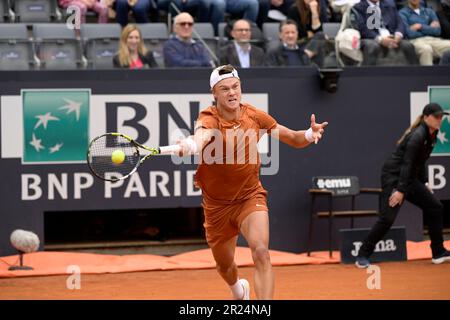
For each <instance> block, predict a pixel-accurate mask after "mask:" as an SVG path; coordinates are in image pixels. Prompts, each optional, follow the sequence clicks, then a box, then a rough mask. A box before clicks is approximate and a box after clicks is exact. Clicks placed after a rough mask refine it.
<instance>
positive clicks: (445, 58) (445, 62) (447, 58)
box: [439, 50, 450, 66]
mask: <svg viewBox="0 0 450 320" xmlns="http://www.w3.org/2000/svg"><path fill="white" fill-rule="evenodd" d="M439 64H440V65H441V66H450V50H448V51H445V52H444V54H443V55H442V58H441V61H440V62H439Z"/></svg>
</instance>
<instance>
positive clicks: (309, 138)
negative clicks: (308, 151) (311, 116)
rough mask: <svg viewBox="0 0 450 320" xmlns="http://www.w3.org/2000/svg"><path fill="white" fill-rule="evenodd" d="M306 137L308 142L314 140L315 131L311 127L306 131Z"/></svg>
mask: <svg viewBox="0 0 450 320" xmlns="http://www.w3.org/2000/svg"><path fill="white" fill-rule="evenodd" d="M305 139H306V140H307V141H308V142H314V137H313V131H312V129H311V128H309V129H308V130H306V132H305Z"/></svg>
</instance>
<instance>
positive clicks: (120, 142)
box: [88, 135, 140, 181]
mask: <svg viewBox="0 0 450 320" xmlns="http://www.w3.org/2000/svg"><path fill="white" fill-rule="evenodd" d="M117 150H120V151H122V152H123V154H124V155H125V158H124V160H123V162H121V163H114V162H113V159H112V154H113V152H116V151H117ZM139 160H140V155H139V151H138V149H137V147H136V146H135V145H133V144H132V143H131V142H130V141H129V140H127V139H125V138H124V137H122V136H114V135H103V136H101V137H99V138H98V139H96V140H94V141H93V142H92V143H91V145H90V146H89V152H88V164H89V167H90V168H91V170H92V171H93V172H94V174H96V175H97V176H98V177H100V178H102V179H106V180H112V181H115V180H119V179H120V178H122V177H124V176H127V175H128V174H129V173H130V172H132V171H133V170H134V168H136V166H137V165H138V163H139Z"/></svg>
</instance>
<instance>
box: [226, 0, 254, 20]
mask: <svg viewBox="0 0 450 320" xmlns="http://www.w3.org/2000/svg"><path fill="white" fill-rule="evenodd" d="M225 1H226V8H225V10H226V12H228V13H230V14H231V15H233V16H239V17H242V18H243V19H245V20H249V21H253V22H256V20H257V18H258V10H259V2H258V0H225Z"/></svg>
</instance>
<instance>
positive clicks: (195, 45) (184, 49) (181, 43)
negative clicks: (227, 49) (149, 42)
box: [163, 12, 214, 67]
mask: <svg viewBox="0 0 450 320" xmlns="http://www.w3.org/2000/svg"><path fill="white" fill-rule="evenodd" d="M193 27H194V18H193V17H192V16H191V15H190V14H189V13H187V12H182V13H180V14H179V15H177V16H176V17H175V19H174V23H173V30H174V33H175V34H174V35H172V36H171V37H170V39H169V40H167V41H166V42H165V43H164V48H163V54H164V63H165V65H166V67H212V66H214V62H213V61H212V59H211V57H210V55H209V53H208V51H207V50H206V48H205V47H204V46H203V44H202V43H200V42H198V41H195V40H194V39H192V30H193Z"/></svg>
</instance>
